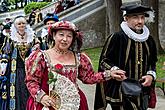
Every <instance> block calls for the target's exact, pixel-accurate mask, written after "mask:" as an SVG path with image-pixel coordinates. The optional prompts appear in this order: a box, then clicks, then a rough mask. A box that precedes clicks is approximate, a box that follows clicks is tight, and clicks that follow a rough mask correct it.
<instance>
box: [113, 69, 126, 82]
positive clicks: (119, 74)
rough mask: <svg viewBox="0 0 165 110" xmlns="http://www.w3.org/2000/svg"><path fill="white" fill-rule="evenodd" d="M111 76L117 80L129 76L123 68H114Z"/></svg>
mask: <svg viewBox="0 0 165 110" xmlns="http://www.w3.org/2000/svg"><path fill="white" fill-rule="evenodd" d="M111 77H112V78H113V79H116V80H117V81H123V80H124V79H126V78H127V77H126V76H125V71H123V70H112V71H111Z"/></svg>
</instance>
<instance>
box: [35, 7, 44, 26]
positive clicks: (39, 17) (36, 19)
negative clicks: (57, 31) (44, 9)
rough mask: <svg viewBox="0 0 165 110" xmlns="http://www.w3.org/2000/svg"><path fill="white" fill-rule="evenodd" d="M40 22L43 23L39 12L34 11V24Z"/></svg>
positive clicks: (38, 10) (37, 10)
mask: <svg viewBox="0 0 165 110" xmlns="http://www.w3.org/2000/svg"><path fill="white" fill-rule="evenodd" d="M41 21H43V18H42V13H41V10H40V9H36V16H35V23H34V24H38V23H40V22H41Z"/></svg>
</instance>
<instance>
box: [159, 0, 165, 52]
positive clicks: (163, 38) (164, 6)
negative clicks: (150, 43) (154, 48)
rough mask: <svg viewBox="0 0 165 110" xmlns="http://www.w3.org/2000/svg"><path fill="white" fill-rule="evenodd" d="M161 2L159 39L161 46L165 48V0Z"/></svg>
mask: <svg viewBox="0 0 165 110" xmlns="http://www.w3.org/2000/svg"><path fill="white" fill-rule="evenodd" d="M159 2H160V3H159V39H160V43H161V46H162V47H163V49H164V50H165V13H164V10H165V0H160V1H159Z"/></svg>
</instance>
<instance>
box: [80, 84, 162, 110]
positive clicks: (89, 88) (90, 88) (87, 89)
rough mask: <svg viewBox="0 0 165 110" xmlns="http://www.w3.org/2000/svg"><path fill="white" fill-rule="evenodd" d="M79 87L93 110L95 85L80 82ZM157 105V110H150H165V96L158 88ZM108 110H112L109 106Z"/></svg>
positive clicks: (90, 109)
mask: <svg viewBox="0 0 165 110" xmlns="http://www.w3.org/2000/svg"><path fill="white" fill-rule="evenodd" d="M78 84H79V87H80V88H81V90H82V91H83V92H84V93H85V95H86V97H87V101H88V107H89V110H94V109H93V104H94V96H95V85H88V84H82V83H81V82H80V81H78ZM156 93H157V105H156V108H155V109H148V110H165V106H164V105H165V96H164V95H163V92H162V91H161V90H160V89H159V88H157V89H156ZM106 110H111V108H110V106H109V105H108V106H107V109H106Z"/></svg>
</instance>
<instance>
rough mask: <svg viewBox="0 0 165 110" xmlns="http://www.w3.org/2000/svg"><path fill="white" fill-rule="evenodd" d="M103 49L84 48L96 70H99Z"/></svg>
mask: <svg viewBox="0 0 165 110" xmlns="http://www.w3.org/2000/svg"><path fill="white" fill-rule="evenodd" d="M101 51H102V48H101V47H99V48H93V49H87V50H84V52H85V53H86V54H87V55H88V56H89V57H90V59H91V61H92V64H93V68H94V70H95V71H98V65H99V58H100V55H101Z"/></svg>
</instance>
